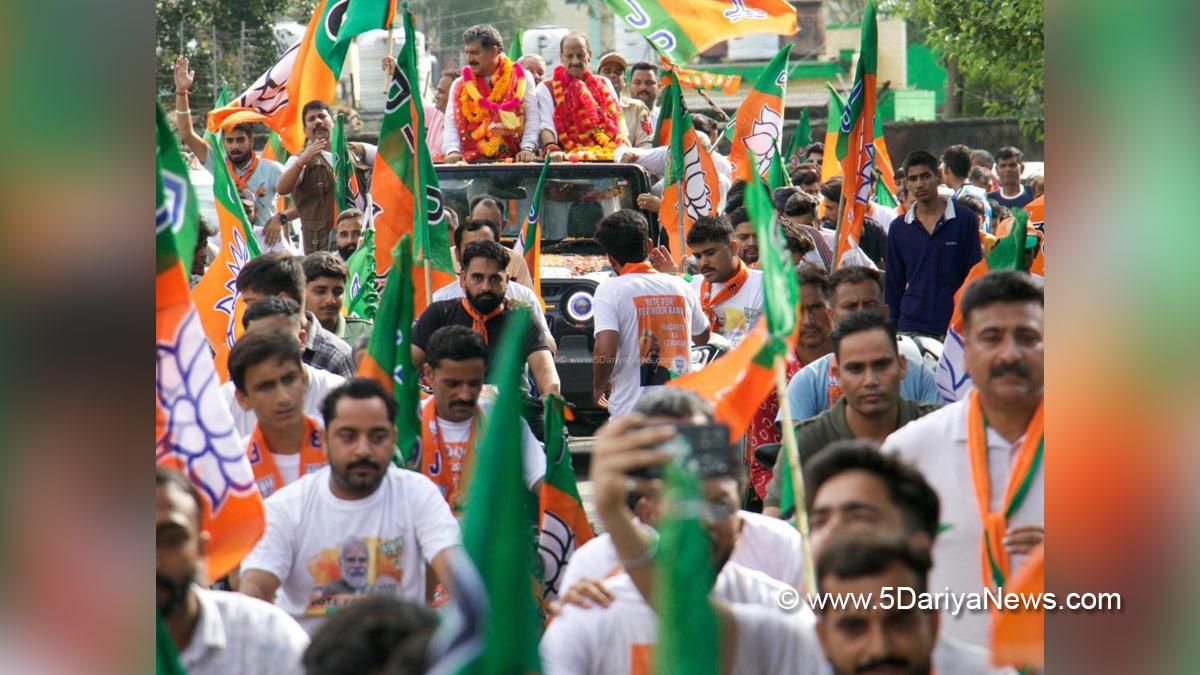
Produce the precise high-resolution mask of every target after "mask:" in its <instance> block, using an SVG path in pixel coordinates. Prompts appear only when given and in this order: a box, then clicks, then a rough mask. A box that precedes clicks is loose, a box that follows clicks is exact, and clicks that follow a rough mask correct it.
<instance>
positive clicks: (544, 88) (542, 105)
mask: <svg viewBox="0 0 1200 675" xmlns="http://www.w3.org/2000/svg"><path fill="white" fill-rule="evenodd" d="M596 79H598V80H600V83H601V84H603V85H604V87H605V88H606V89H608V95H609V96H611V97H612V100H613V103H614V104H615V105H616V106H617V123H618V124H620V126H621V128H622V129H624V128H625V115H624V114H623V113H622V112H621V98H620V97H619V96H617V90H616V89H613V86H612V82H609V81H608V78H607V77H601V76H599V75H597V76H596ZM534 97H535V98H536V99H537V108H538V117H539V119H540V126H539V127H538V133H539V134H540V133H541V131H542V130H545V131H549V132H550V133H552V134H554V136H555V138H557V137H558V129H557V128H556V127H555V126H554V108H555V107H556V106H555V105H554V92H553V91H551V90H550V78H549V77H547V78H546V79H545V80H542V83H541V84H539V85H538V86H537V89H536V90H534ZM597 103H599V102H597ZM626 134H628V131H626Z"/></svg>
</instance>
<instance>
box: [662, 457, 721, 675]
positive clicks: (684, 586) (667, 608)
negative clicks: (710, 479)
mask: <svg viewBox="0 0 1200 675" xmlns="http://www.w3.org/2000/svg"><path fill="white" fill-rule="evenodd" d="M666 483H667V494H666V503H667V504H668V505H669V506H668V510H667V514H666V517H665V518H663V519H662V522H660V523H659V524H658V530H659V532H660V533H661V535H660V539H659V542H658V551H659V553H658V565H657V570H656V571H657V573H658V575H657V576H658V579H659V581H658V584H657V585H656V586H655V592H656V594H657V596H658V597H657V598H656V602H655V610H656V611H657V612H658V616H659V621H660V625H659V628H658V648H657V649H656V650H655V651H656V654H655V661H656V664H655V665H656V668H655V671H654V672H656V673H687V674H688V675H701V674H702V673H703V674H710V675H716V673H717V672H719V668H718V653H717V650H718V646H719V645H720V643H721V640H720V635H719V633H718V632H717V617H716V614H715V613H714V612H713V607H712V603H711V602H710V601H709V599H708V596H709V593H710V592H711V591H712V585H713V581H714V579H715V578H716V571H715V569H714V565H713V560H712V544H711V543H710V540H709V535H708V529H707V526H706V525H705V522H706V521H705V520H704V519H703V517H702V514H704V513H705V512H706V508H707V507H708V504H707V503H706V502H705V501H704V498H703V496H702V495H701V492H700V482H699V480H697V479H696V477H695V476H693V475H691V474H690V473H688V472H687V471H686V470H685V469H683V468H681V467H679V466H669V467H667V472H666Z"/></svg>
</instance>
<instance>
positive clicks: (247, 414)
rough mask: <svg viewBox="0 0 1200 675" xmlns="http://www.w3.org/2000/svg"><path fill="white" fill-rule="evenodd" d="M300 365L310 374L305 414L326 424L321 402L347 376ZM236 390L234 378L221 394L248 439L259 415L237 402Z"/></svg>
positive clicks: (303, 404)
mask: <svg viewBox="0 0 1200 675" xmlns="http://www.w3.org/2000/svg"><path fill="white" fill-rule="evenodd" d="M300 367H301V368H303V369H304V372H305V373H307V374H308V390H307V391H305V392H304V402H303V403H302V404H301V408H302V410H303V411H304V414H305V415H308V416H309V417H311V418H313V419H314V420H316V421H317V424H319V425H321V426H324V424H325V423H324V421H323V420H324V418H323V417H322V416H321V402H322V401H324V400H325V395H326V394H328V393H329V392H331V391H333V390H334V389H337V388H338V387H340V386H342V383H343V382H345V381H346V378H344V377H342V376H341V375H335V374H334V373H331V372H329V371H328V370H321V369H320V368H313V367H312V366H310V365H308V364H307V363H302V364H300ZM236 391H237V390H236V388H235V387H234V386H233V380H230V381H228V382H226V383H225V384H222V385H221V395H222V396H224V397H225V404H226V405H228V406H229V412H230V413H232V414H233V426H234V428H236V429H237V430H238V433H239V434H241V436H242V438H243V439H248V438H250V435H251V434H253V433H254V425H256V424H258V417H256V416H255V414H254V411H253V410H242V406H240V405H238V402H237V396H236ZM243 447H245V444H243ZM297 461H299V460H297Z"/></svg>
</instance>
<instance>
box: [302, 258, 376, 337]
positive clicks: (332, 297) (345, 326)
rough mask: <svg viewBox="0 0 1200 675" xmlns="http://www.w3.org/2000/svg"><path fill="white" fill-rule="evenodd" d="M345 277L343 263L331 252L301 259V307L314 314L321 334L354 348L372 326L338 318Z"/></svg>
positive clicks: (340, 311)
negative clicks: (324, 333) (302, 289)
mask: <svg viewBox="0 0 1200 675" xmlns="http://www.w3.org/2000/svg"><path fill="white" fill-rule="evenodd" d="M349 276H350V271H349V270H348V269H347V268H346V263H344V262H342V258H341V256H339V255H338V254H336V253H334V252H332V251H317V252H315V253H310V254H308V255H306V256H305V257H304V306H305V307H306V308H308V310H309V311H311V312H312V313H314V314H316V316H317V320H318V321H320V322H321V326H322V327H323V328H324V329H325V330H327V331H329V332H331V333H333V334H334V335H336V336H338V337H340V338H342V339H343V340H345V341H346V342H347V343H348V344H350V345H354V344H355V343H356V342H357V341H358V338H359V336H360V335H363V334H365V333H370V332H371V328H372V325H373V324H372V323H371V322H370V321H368V320H367V319H360V318H358V317H353V316H351V317H347V316H344V315H343V314H342V305H343V304H345V302H346V297H345V295H346V279H347V278H348V277H349Z"/></svg>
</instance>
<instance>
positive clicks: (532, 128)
mask: <svg viewBox="0 0 1200 675" xmlns="http://www.w3.org/2000/svg"><path fill="white" fill-rule="evenodd" d="M485 79H487V81H488V82H489V83H490V82H491V81H492V78H490V77H489V78H485ZM461 82H462V76H461V75H459V76H458V77H456V78H454V81H453V82H451V83H450V101H449V102H447V103H446V121H445V122H443V124H444V125H445V126H444V127H442V154H443V155H448V154H450V153H452V152H462V139H460V138H459V137H458V115H457V114H456V113H455V110H456V109H457V108H456V106H459V105H462V104H461V103H460V102H459V101H456V100H454V98H455V97H454V92H455V91H458V87H459V85H460V84H461ZM535 87H537V83H536V82H534V79H533V74H532V73H530V72H529V71H525V98H524V99H523V100H522V101H521V108H522V109H523V110H524V111H525V125H524V127H523V128H522V129H521V149H522V150H531V151H536V150H537V148H538V132H539V131H540V128H541V121H540V109H539V108H538V103H537V100H536V99H535V98H534V95H533V92H534V88H535Z"/></svg>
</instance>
